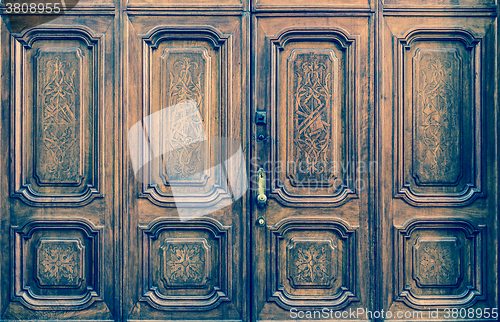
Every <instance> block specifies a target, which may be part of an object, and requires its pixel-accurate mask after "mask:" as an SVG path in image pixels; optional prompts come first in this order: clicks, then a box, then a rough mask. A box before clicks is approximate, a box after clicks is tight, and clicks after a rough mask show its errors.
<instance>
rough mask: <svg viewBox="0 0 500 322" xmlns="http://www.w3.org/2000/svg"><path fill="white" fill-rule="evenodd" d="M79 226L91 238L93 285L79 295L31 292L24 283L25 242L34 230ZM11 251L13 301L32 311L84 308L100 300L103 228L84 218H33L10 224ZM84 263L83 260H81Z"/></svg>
mask: <svg viewBox="0 0 500 322" xmlns="http://www.w3.org/2000/svg"><path fill="white" fill-rule="evenodd" d="M62 228H66V229H68V228H69V229H78V230H81V231H83V233H84V234H85V235H86V236H87V237H88V239H90V240H91V243H92V246H93V249H92V254H93V266H92V267H91V270H92V278H93V283H92V284H93V285H92V286H88V287H87V290H86V292H85V293H84V294H82V295H81V296H41V295H37V294H34V293H33V291H32V290H31V287H30V286H25V281H26V277H25V274H24V270H25V264H24V256H25V254H24V245H25V243H26V240H28V239H30V238H31V237H32V236H33V233H34V232H35V231H36V230H44V229H62ZM11 240H12V241H13V251H12V269H11V272H12V280H11V281H12V282H11V283H12V297H11V299H12V301H18V302H20V303H21V304H23V305H24V306H26V307H28V308H30V309H33V310H72V311H74V310H83V309H86V308H88V307H89V306H90V305H92V304H93V303H94V302H96V301H103V298H104V283H103V281H102V274H103V272H104V261H103V251H104V248H103V245H104V240H103V227H100V226H95V225H94V224H93V223H92V222H90V221H89V220H87V219H84V218H33V219H30V220H28V221H26V222H25V223H24V224H22V225H21V226H12V227H11ZM82 264H83V263H82Z"/></svg>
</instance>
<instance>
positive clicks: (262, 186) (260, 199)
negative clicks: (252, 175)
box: [257, 168, 267, 207]
mask: <svg viewBox="0 0 500 322" xmlns="http://www.w3.org/2000/svg"><path fill="white" fill-rule="evenodd" d="M257 174H258V176H259V179H258V180H259V181H258V183H257V205H259V206H260V207H264V206H265V205H266V202H267V196H266V171H265V170H264V169H263V168H260V169H259V171H257Z"/></svg>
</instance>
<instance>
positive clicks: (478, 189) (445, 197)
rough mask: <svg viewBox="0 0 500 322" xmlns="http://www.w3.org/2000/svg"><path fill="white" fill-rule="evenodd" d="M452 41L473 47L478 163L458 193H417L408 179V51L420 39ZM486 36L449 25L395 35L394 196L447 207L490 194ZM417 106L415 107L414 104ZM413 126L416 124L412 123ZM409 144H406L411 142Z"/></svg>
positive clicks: (413, 202) (410, 201)
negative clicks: (485, 171)
mask: <svg viewBox="0 0 500 322" xmlns="http://www.w3.org/2000/svg"><path fill="white" fill-rule="evenodd" d="M442 39H446V40H450V41H453V40H455V41H460V42H462V43H463V44H464V45H465V47H466V49H468V50H471V52H472V57H473V59H474V61H473V70H474V72H475V74H476V75H477V77H476V79H475V81H474V82H473V83H474V89H473V102H474V105H475V106H474V107H473V113H472V114H473V117H474V121H473V122H472V123H473V127H474V128H473V132H474V134H473V144H472V145H473V146H474V147H475V151H474V156H475V159H474V164H473V165H471V166H472V168H471V169H470V171H471V177H472V178H473V180H472V181H473V182H470V183H468V184H467V185H466V187H465V188H464V189H463V190H462V191H460V192H457V193H443V194H436V193H425V194H423V193H416V192H414V191H413V190H412V188H411V184H409V183H407V182H405V175H406V173H405V156H404V151H405V140H404V135H405V134H404V126H405V121H404V117H405V115H404V114H405V106H404V105H405V103H404V100H405V98H404V97H405V96H404V79H405V75H404V66H405V65H404V64H405V51H406V50H407V49H409V48H410V45H411V44H412V42H414V41H420V40H430V41H432V40H442ZM481 42H482V38H480V37H478V36H476V35H474V34H473V33H472V32H470V31H467V30H465V29H461V28H458V27H457V28H447V27H441V28H440V27H432V28H431V27H428V28H427V27H415V28H412V29H409V30H408V31H406V32H405V33H404V34H403V35H395V36H394V46H395V47H394V50H395V54H394V57H395V62H394V64H395V65H394V67H395V76H396V82H395V93H396V95H395V104H396V107H395V109H394V110H395V120H396V126H395V127H394V150H395V152H394V165H395V170H396V176H395V177H394V197H395V198H401V199H403V200H404V201H406V202H407V203H408V204H410V205H412V206H426V207H429V206H446V207H450V206H451V207H453V206H455V207H460V206H465V205H468V204H470V203H472V202H474V201H475V200H476V199H477V198H478V197H484V196H485V195H486V193H485V192H484V191H483V189H482V171H481V169H482V168H483V167H484V161H483V157H482V149H481V141H482V133H483V131H482V126H481V113H482V94H481V86H482V69H481V61H482V60H481V57H482V56H481V55H482V45H481ZM412 108H413V107H412ZM412 127H413V126H412ZM408 144H409V143H407V144H406V145H408Z"/></svg>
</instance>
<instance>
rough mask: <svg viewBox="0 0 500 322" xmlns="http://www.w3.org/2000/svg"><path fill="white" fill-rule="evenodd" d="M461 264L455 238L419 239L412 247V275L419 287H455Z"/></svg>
mask: <svg viewBox="0 0 500 322" xmlns="http://www.w3.org/2000/svg"><path fill="white" fill-rule="evenodd" d="M462 262H463V260H462V250H461V245H460V242H459V240H458V239H457V238H456V237H420V238H417V241H416V243H415V245H413V274H414V278H415V280H416V282H417V285H418V286H419V287H426V286H429V287H431V286H441V287H443V286H457V285H458V283H459V281H460V280H461V279H462V270H463V267H462Z"/></svg>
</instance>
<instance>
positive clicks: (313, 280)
mask: <svg viewBox="0 0 500 322" xmlns="http://www.w3.org/2000/svg"><path fill="white" fill-rule="evenodd" d="M336 248H337V246H336V245H335V243H334V241H333V239H332V238H330V237H326V238H323V237H292V238H291V239H290V244H289V245H288V246H287V254H286V259H287V277H288V279H289V280H290V284H291V286H292V287H293V288H301V287H304V288H331V287H333V286H334V285H333V282H334V281H335V275H336V274H338V271H337V256H336V255H337V254H336V252H335V249H336Z"/></svg>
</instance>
